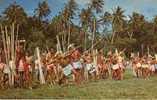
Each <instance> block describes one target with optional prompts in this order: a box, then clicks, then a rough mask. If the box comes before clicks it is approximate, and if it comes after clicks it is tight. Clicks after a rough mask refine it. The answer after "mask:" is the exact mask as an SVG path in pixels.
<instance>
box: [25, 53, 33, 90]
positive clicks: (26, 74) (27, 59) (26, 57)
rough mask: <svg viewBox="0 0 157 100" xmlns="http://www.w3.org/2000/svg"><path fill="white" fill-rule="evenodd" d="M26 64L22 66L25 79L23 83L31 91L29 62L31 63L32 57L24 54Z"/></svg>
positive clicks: (30, 67)
mask: <svg viewBox="0 0 157 100" xmlns="http://www.w3.org/2000/svg"><path fill="white" fill-rule="evenodd" d="M25 59H26V62H25V65H24V77H25V82H26V85H27V87H29V88H30V89H31V84H32V66H31V61H32V56H30V55H29V54H28V53H26V56H25Z"/></svg>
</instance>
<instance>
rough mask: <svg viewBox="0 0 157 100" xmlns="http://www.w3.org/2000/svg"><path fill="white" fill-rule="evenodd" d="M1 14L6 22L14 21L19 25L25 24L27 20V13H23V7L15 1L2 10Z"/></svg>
mask: <svg viewBox="0 0 157 100" xmlns="http://www.w3.org/2000/svg"><path fill="white" fill-rule="evenodd" d="M3 15H4V19H5V20H6V21H7V23H8V24H11V23H13V22H15V23H17V24H19V25H21V24H25V23H26V20H27V14H26V13H25V11H24V9H23V8H22V7H21V6H20V5H18V4H17V3H16V2H14V3H13V4H10V5H9V6H8V8H6V9H5V11H4V12H3Z"/></svg>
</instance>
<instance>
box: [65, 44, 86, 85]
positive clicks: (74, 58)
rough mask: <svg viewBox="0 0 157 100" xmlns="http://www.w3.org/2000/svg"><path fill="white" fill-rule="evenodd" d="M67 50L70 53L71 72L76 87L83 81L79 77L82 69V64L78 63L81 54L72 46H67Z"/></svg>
mask: <svg viewBox="0 0 157 100" xmlns="http://www.w3.org/2000/svg"><path fill="white" fill-rule="evenodd" d="M68 49H69V53H70V59H71V65H72V67H73V70H72V72H73V75H74V81H75V82H76V84H77V85H79V84H80V83H81V81H82V79H83V77H82V75H81V69H82V64H81V62H80V57H81V54H80V52H79V50H77V49H76V48H75V47H74V44H71V45H69V47H68Z"/></svg>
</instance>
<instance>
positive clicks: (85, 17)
mask: <svg viewBox="0 0 157 100" xmlns="http://www.w3.org/2000/svg"><path fill="white" fill-rule="evenodd" d="M91 18H92V11H91V8H89V7H88V8H87V9H82V10H81V14H80V22H81V26H82V28H83V29H84V49H85V50H86V48H87V47H86V44H87V33H86V32H87V29H88V27H89V24H90V22H91V20H92V19H91Z"/></svg>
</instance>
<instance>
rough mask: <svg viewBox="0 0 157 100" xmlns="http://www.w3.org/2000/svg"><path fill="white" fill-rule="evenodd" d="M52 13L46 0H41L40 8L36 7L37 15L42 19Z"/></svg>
mask: <svg viewBox="0 0 157 100" xmlns="http://www.w3.org/2000/svg"><path fill="white" fill-rule="evenodd" d="M50 13H51V10H50V8H49V5H48V3H47V2H46V1H43V2H39V4H38V8H36V9H35V15H36V16H37V17H38V19H39V20H40V21H41V20H42V19H43V18H44V17H47V16H48V15H49V14H50Z"/></svg>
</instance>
